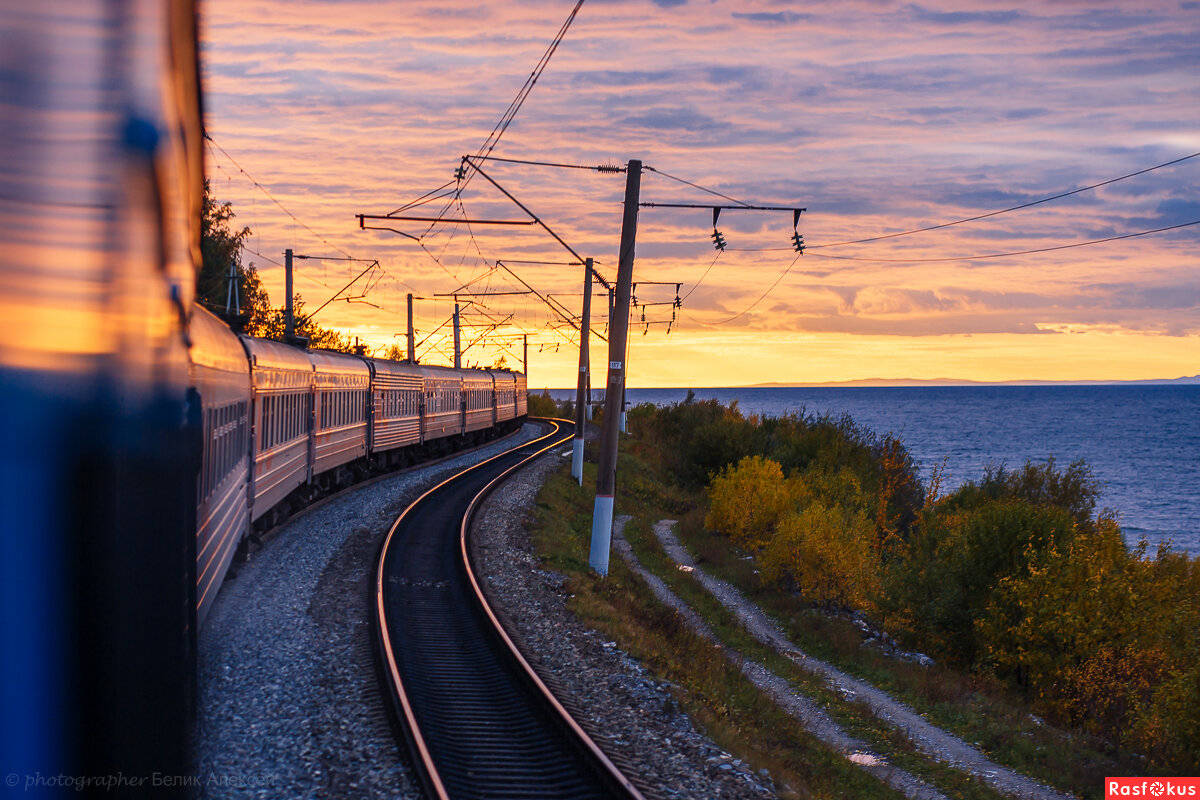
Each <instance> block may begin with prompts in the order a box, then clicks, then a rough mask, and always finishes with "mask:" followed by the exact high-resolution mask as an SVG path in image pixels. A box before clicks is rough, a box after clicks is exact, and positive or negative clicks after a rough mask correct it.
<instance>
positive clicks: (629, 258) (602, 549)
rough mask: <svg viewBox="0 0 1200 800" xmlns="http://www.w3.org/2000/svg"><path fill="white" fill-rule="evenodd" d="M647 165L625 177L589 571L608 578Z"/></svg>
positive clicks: (635, 164) (637, 165)
mask: <svg viewBox="0 0 1200 800" xmlns="http://www.w3.org/2000/svg"><path fill="white" fill-rule="evenodd" d="M641 188H642V162H641V161H640V160H638V159H631V160H630V161H629V166H628V172H627V174H626V177H625V212H624V214H623V215H622V217H621V252H620V256H619V260H618V261H617V291H616V295H615V305H614V308H613V310H612V313H610V314H609V323H608V387H607V388H606V389H605V391H604V427H603V429H602V431H601V434H600V463H599V472H598V474H597V476H596V505H595V508H594V509H593V511H592V547H591V553H590V554H589V556H588V566H590V567H591V568H592V569H594V570H596V572H599V573H600V574H601V575H607V574H608V556H609V549H610V546H611V544H612V524H613V500H614V498H615V497H616V493H617V439H618V436H619V431H618V426H619V425H620V421H621V412H622V408H621V406H622V400H623V399H624V391H623V387H624V385H625V343H626V342H627V341H628V339H629V296H630V294H631V293H632V292H631V290H632V284H633V251H634V244H635V241H636V239H637V215H638V199H639V197H640V195H641Z"/></svg>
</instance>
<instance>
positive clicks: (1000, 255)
mask: <svg viewBox="0 0 1200 800" xmlns="http://www.w3.org/2000/svg"><path fill="white" fill-rule="evenodd" d="M1192 225H1200V219H1197V220H1193V221H1191V222H1182V223H1180V224H1178V225H1167V226H1166V227H1163V228H1153V229H1151V230H1148V231H1138V232H1137V233H1125V234H1122V235H1120V236H1108V237H1105V238H1103V239H1089V240H1088V241H1085V242H1073V243H1071V244H1060V245H1054V246H1052V247H1038V248H1035V249H1033V250H1014V251H1012V252H1008V253H988V254H986V255H979V256H957V257H949V258H865V257H861V256H831V255H826V254H824V253H813V256H815V257H816V258H835V259H838V260H839V261H870V262H876V263H883V264H936V263H941V262H947V261H982V260H984V259H989V258H1007V257H1009V256H1025V255H1030V254H1032V253H1050V252H1053V251H1055V250H1069V249H1071V248H1073V247H1088V246H1090V245H1095V244H1104V243H1105V242H1116V241H1120V240H1121V239H1135V238H1137V237H1139V236H1150V235H1151V234H1155V233H1163V232H1165V231H1174V230H1178V229H1179V228H1187V227H1190V226H1192Z"/></svg>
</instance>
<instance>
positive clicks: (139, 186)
mask: <svg viewBox="0 0 1200 800" xmlns="http://www.w3.org/2000/svg"><path fill="white" fill-rule="evenodd" d="M9 6H10V7H8V8H6V10H5V19H4V24H3V25H0V120H2V123H0V139H2V141H3V147H0V245H2V246H0V764H3V765H4V767H5V773H7V774H8V775H9V778H10V779H11V780H10V790H11V787H12V786H15V785H17V784H16V783H13V782H14V781H19V782H20V785H21V791H22V792H24V794H25V795H29V796H33V797H48V796H61V795H70V796H72V797H80V796H84V797H89V796H101V795H103V796H105V797H108V796H112V795H113V794H116V795H122V796H128V795H132V794H145V795H147V796H154V797H170V796H175V797H186V796H188V794H189V790H188V788H187V784H185V783H184V782H182V781H179V782H177V783H168V784H166V785H163V786H157V785H156V786H155V788H154V789H153V790H152V791H150V790H148V789H146V790H142V791H140V792H139V790H138V789H137V787H138V786H145V783H144V782H145V781H147V780H149V776H152V775H161V776H165V777H167V778H171V777H172V776H174V777H176V778H181V777H183V776H185V775H187V774H188V772H189V769H190V768H191V759H190V755H189V751H188V746H189V742H188V740H189V730H190V723H191V721H192V719H193V718H194V713H193V712H194V704H195V696H194V688H195V686H194V676H195V672H194V664H195V657H196V653H195V647H196V631H197V620H198V618H202V617H203V615H204V614H205V613H206V612H207V610H208V609H209V608H210V607H211V604H212V602H213V598H214V597H215V595H216V593H217V591H218V589H219V587H220V583H221V580H222V577H223V576H224V575H225V573H226V571H227V569H228V565H229V563H230V561H231V559H232V558H233V555H234V553H235V551H236V550H237V547H238V545H239V544H240V543H241V542H243V541H244V540H245V539H246V537H247V536H248V534H249V533H250V532H251V531H252V530H253V529H254V527H255V526H258V527H262V526H265V525H268V524H271V521H272V519H273V518H275V517H277V516H278V515H279V514H280V513H281V512H282V511H284V510H286V508H287V506H288V505H289V504H291V503H292V502H294V501H295V500H298V499H303V498H305V497H306V496H308V495H309V494H311V493H312V492H314V491H317V490H318V489H319V488H321V487H323V486H324V487H329V486H333V485H336V484H338V483H340V482H341V481H343V480H345V479H347V478H349V477H351V476H353V475H354V474H355V473H358V472H362V471H363V470H366V469H368V468H371V467H373V466H375V465H378V466H381V467H393V466H396V465H399V464H403V463H405V462H407V461H410V460H413V459H415V458H417V457H420V456H422V455H425V454H428V453H430V452H433V451H437V450H440V449H443V448H447V449H448V448H450V447H451V446H454V445H459V444H462V443H465V442H469V441H472V440H473V439H476V438H481V437H483V436H485V435H487V434H488V433H490V431H493V430H496V429H497V426H500V427H506V426H513V425H515V424H516V422H517V421H519V419H520V418H522V417H523V416H524V415H525V404H524V395H523V392H524V390H525V387H524V377H523V376H520V375H514V374H512V373H507V372H481V371H478V370H447V369H438V368H434V367H426V366H418V365H415V364H397V363H394V362H387V361H378V360H373V359H367V358H358V357H354V356H347V355H344V354H334V353H323V352H306V351H304V350H300V349H296V348H293V347H289V346H286V345H283V344H279V343H277V342H266V341H261V340H255V339H248V338H245V337H239V336H237V335H235V334H234V333H232V332H231V331H230V330H229V328H228V327H226V326H225V325H224V324H223V323H222V322H221V321H220V320H218V319H216V318H215V317H213V316H212V315H211V314H209V313H208V312H205V311H201V310H198V309H196V308H195V306H194V304H193V296H194V287H195V278H196V273H195V268H196V265H198V264H199V263H200V259H201V254H200V219H201V210H202V206H203V196H204V194H203V179H204V175H203V125H202V119H201V113H200V69H199V62H198V47H197V31H196V8H195V2H194V0H42V1H41V2H38V3H32V4H24V5H21V7H20V8H19V9H18V8H17V5H16V4H9ZM489 420H490V421H491V426H490V427H489ZM32 778H36V779H37V780H36V782H34V783H30V779H32ZM135 780H138V781H142V782H143V783H142V784H137V783H130V782H129V781H135ZM118 781H120V782H118ZM114 790H115V792H114Z"/></svg>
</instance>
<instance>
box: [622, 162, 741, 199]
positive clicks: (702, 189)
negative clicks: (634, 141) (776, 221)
mask: <svg viewBox="0 0 1200 800" xmlns="http://www.w3.org/2000/svg"><path fill="white" fill-rule="evenodd" d="M642 169H645V170H649V171H650V172H655V173H658V174H659V175H662V176H663V177H664V178H670V179H671V180H673V181H678V182H679V183H682V184H684V185H685V186H691V187H692V188H693V189H699V190H700V191H702V192H707V193H709V194H711V195H716V196H717V197H720V198H722V199H724V200H728V201H729V202H731V203H737V204H738V205H742V206H745V205H749V204H748V203H746V202H744V201H742V200H738V199H737V198H736V197H730V196H729V195H727V194H721V193H720V192H718V191H717V190H716V189H709V188H707V187H705V186H701V185H700V184H698V183H692V182H691V181H686V180H684V179H683V178H677V177H675V176H674V175H670V174H668V173H666V172H663V171H662V170H661V169H655V168H654V167H648V166H645V165H643V166H642Z"/></svg>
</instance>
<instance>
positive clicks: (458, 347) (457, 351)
mask: <svg viewBox="0 0 1200 800" xmlns="http://www.w3.org/2000/svg"><path fill="white" fill-rule="evenodd" d="M461 336H462V335H461V334H460V333H459V327H458V303H455V304H454V368H455V369H462V338H461Z"/></svg>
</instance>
